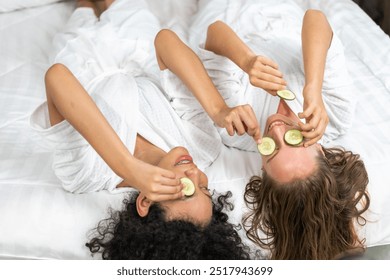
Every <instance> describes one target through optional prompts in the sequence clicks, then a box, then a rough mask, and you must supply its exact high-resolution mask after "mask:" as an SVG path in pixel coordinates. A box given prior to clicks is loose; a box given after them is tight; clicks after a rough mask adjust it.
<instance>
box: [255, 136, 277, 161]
mask: <svg viewBox="0 0 390 280" xmlns="http://www.w3.org/2000/svg"><path fill="white" fill-rule="evenodd" d="M275 148H276V144H275V141H274V140H273V139H272V138H270V137H263V139H261V144H259V145H257V149H258V150H259V153H260V154H262V155H263V156H269V155H270V154H272V153H273V152H274V151H275Z"/></svg>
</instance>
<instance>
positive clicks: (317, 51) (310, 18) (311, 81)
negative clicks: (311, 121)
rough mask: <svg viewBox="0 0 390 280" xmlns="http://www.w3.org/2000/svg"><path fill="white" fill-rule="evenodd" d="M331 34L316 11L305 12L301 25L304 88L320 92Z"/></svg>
mask: <svg viewBox="0 0 390 280" xmlns="http://www.w3.org/2000/svg"><path fill="white" fill-rule="evenodd" d="M332 36H333V32H332V29H331V27H330V25H329V23H328V21H327V19H326V17H325V15H324V14H323V13H322V12H320V11H316V10H309V11H307V12H306V14H305V16H304V19H303V25H302V52H303V62H304V71H305V86H310V87H314V88H316V89H318V90H319V92H321V89H322V83H323V79H324V71H325V63H326V56H327V53H328V49H329V47H330V44H331V41H332Z"/></svg>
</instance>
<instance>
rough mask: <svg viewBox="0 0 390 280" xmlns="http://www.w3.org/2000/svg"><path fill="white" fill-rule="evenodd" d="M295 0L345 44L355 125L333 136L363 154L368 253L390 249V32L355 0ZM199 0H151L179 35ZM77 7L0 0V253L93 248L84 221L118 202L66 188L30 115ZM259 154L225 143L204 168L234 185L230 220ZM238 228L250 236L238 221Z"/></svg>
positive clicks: (82, 252) (217, 181)
mask: <svg viewBox="0 0 390 280" xmlns="http://www.w3.org/2000/svg"><path fill="white" fill-rule="evenodd" d="M292 1H293V0H292ZM294 1H296V2H297V3H298V4H299V5H300V6H301V7H303V8H305V9H306V8H317V9H320V10H322V11H323V12H324V13H325V14H326V15H327V16H328V18H329V21H330V22H331V25H332V26H333V28H334V30H335V32H336V33H337V34H338V35H339V37H340V38H341V40H342V42H343V44H344V47H345V52H346V57H347V65H348V70H349V72H350V74H351V76H352V78H353V80H354V83H355V85H356V88H358V89H359V90H358V91H357V92H356V99H357V101H358V105H357V111H356V118H355V120H354V124H353V127H352V128H351V129H350V130H349V131H348V133H347V134H346V135H344V136H342V137H340V138H338V139H337V140H335V141H334V142H333V143H331V145H341V146H344V147H345V148H347V149H350V150H352V151H354V152H357V153H359V154H360V155H361V156H362V158H363V160H364V162H365V164H366V167H367V170H368V173H369V179H370V183H369V187H368V188H369V192H370V196H371V202H372V204H371V207H370V212H369V213H368V214H367V219H368V220H369V222H368V223H367V225H366V227H365V228H364V229H363V230H361V231H360V232H359V234H360V235H361V236H363V237H365V238H366V245H367V246H368V247H369V248H370V249H369V250H368V252H369V254H366V258H381V259H390V246H389V245H390V203H389V202H390V172H389V170H390V110H389V109H388V108H389V107H390V75H389V74H390V38H389V37H388V35H386V34H385V33H384V32H383V31H382V30H381V29H380V28H379V27H378V26H377V25H376V24H375V23H374V22H373V21H372V20H371V19H370V18H369V17H368V16H367V15H366V14H365V13H364V12H363V11H362V10H361V9H360V8H359V7H358V6H357V5H356V4H355V3H353V2H352V0H294ZM202 2H204V1H202V0H200V1H199V3H198V1H197V0H185V1H183V0H181V1H179V0H176V1H175V0H169V1H168V0H166V1H159V0H148V4H149V6H150V9H151V10H152V12H154V13H155V14H156V16H157V17H158V18H159V20H160V21H161V24H162V27H169V28H172V29H173V30H175V31H176V32H177V33H178V34H179V36H181V37H182V38H183V39H184V40H187V38H188V34H187V30H189V29H190V28H189V27H190V25H191V17H192V16H193V15H195V14H196V11H197V9H198V5H201V4H202ZM74 8H75V5H74V1H56V0H45V1H34V0H29V1H10V0H1V1H0V61H1V63H0V259H91V258H99V255H95V256H91V255H90V253H89V251H88V249H87V248H86V247H85V246H84V244H85V242H86V241H87V240H88V233H89V230H91V229H92V228H94V227H95V226H96V224H97V222H98V221H100V220H101V219H102V218H105V217H107V210H108V208H109V207H112V208H114V209H118V208H119V207H121V202H122V199H123V196H124V195H125V194H124V193H119V194H110V193H108V192H98V193H91V194H80V195H75V194H71V193H68V192H66V191H64V190H63V189H62V188H61V186H60V184H59V181H58V179H57V178H56V177H55V175H54V173H53V171H52V169H51V162H52V158H51V153H50V151H48V150H47V149H46V147H45V145H44V144H43V143H42V141H40V138H39V136H38V135H36V134H35V133H34V132H33V131H32V130H31V129H30V127H29V125H28V119H29V115H30V114H31V112H32V110H34V108H35V107H36V106H37V105H38V104H39V103H40V102H42V100H44V99H45V90H44V82H43V77H44V74H45V71H46V70H47V68H48V67H49V66H50V65H49V57H48V52H49V50H50V48H51V40H52V38H53V36H54V34H55V33H56V32H58V31H60V30H61V28H62V27H63V26H64V24H65V23H66V21H67V19H68V17H69V15H70V14H71V13H72V11H73V10H74ZM258 159H259V158H258V155H257V154H253V153H247V152H243V151H238V150H232V149H229V148H227V147H222V150H221V153H220V156H219V157H218V159H217V161H216V162H215V163H213V165H212V166H210V167H209V168H208V169H207V170H206V173H208V174H209V182H210V188H212V189H215V190H216V191H217V192H224V191H227V190H230V191H232V192H233V199H234V204H235V209H234V210H233V211H232V212H231V213H230V219H231V221H232V222H234V223H236V224H238V223H240V220H241V217H242V215H243V213H245V212H246V208H245V204H244V202H243V192H244V186H245V184H246V182H247V181H248V180H249V178H250V176H251V175H252V174H255V173H257V171H258V170H259V169H260V162H259V160H258ZM244 166H245V168H244ZM240 234H241V236H242V238H243V239H244V241H245V242H246V243H247V244H248V245H250V246H251V245H252V244H251V243H250V241H249V240H248V239H247V238H246V237H245V234H244V232H243V230H241V231H240ZM377 248H379V249H378V251H375V250H376V249H377ZM376 252H380V254H379V253H378V254H377V253H376Z"/></svg>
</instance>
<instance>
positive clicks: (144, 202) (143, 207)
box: [136, 193, 152, 217]
mask: <svg viewBox="0 0 390 280" xmlns="http://www.w3.org/2000/svg"><path fill="white" fill-rule="evenodd" d="M150 205H152V201H150V200H149V199H148V198H147V197H146V196H145V195H143V194H142V193H140V194H139V195H138V197H137V200H136V206H137V212H138V215H140V216H141V217H145V216H146V215H148V213H149V207H150Z"/></svg>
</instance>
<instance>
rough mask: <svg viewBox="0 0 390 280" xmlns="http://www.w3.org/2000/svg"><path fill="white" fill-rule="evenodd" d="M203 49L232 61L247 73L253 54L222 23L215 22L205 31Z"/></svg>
mask: <svg viewBox="0 0 390 280" xmlns="http://www.w3.org/2000/svg"><path fill="white" fill-rule="evenodd" d="M205 49H206V50H209V51H212V52H214V53H216V54H218V55H221V56H225V57H227V58H229V59H230V60H231V61H233V62H234V63H235V64H236V65H237V66H238V67H240V68H241V69H242V70H243V71H245V72H246V73H248V69H247V66H248V65H249V62H250V60H251V59H253V57H255V56H256V55H255V53H254V52H253V51H252V50H251V49H250V48H249V47H248V46H247V45H246V44H245V43H244V42H243V41H242V40H241V39H240V37H238V36H237V34H236V33H235V32H234V31H233V30H232V29H231V28H230V27H229V26H228V25H227V24H225V23H224V22H222V21H216V22H214V23H212V24H211V25H210V26H209V27H208V29H207V38H206V44H205Z"/></svg>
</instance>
